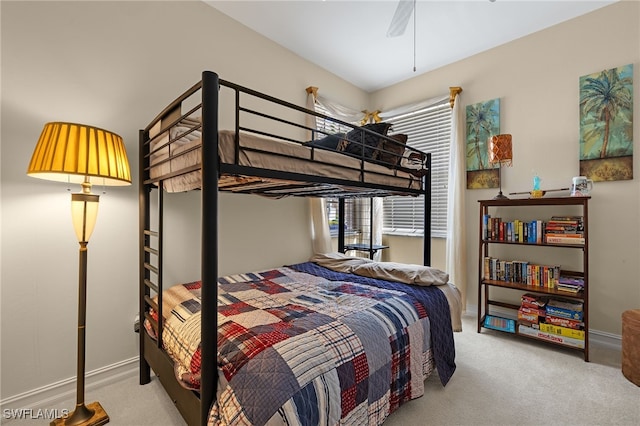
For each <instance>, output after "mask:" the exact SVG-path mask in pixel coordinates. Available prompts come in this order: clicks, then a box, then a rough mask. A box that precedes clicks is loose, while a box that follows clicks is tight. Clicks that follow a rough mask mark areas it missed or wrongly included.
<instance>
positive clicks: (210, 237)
mask: <svg viewBox="0 0 640 426" xmlns="http://www.w3.org/2000/svg"><path fill="white" fill-rule="evenodd" d="M222 87H226V88H230V89H231V90H233V91H234V92H235V132H236V144H238V139H237V135H238V134H239V132H240V131H249V132H253V133H256V134H262V135H268V134H267V133H264V132H262V131H259V130H256V129H251V128H247V127H243V126H241V123H240V114H241V113H249V114H254V115H259V116H261V117H267V118H269V119H273V120H276V121H279V122H282V123H286V124H288V125H293V126H295V127H298V128H300V129H302V130H308V131H309V132H311V134H313V133H314V132H316V131H315V129H312V128H309V127H306V126H304V125H300V124H297V123H294V122H289V121H287V120H283V119H280V118H276V117H272V116H270V115H269V114H265V113H262V112H259V111H255V110H252V109H249V108H246V107H244V106H242V105H241V99H240V97H241V96H240V95H241V94H242V95H243V96H245V95H247V96H250V97H255V98H258V99H261V100H264V101H267V102H268V103H272V104H274V105H279V106H284V107H286V108H289V109H291V110H294V111H298V112H301V113H303V114H311V115H313V116H316V117H322V118H325V119H327V120H333V121H336V122H340V121H338V120H334V119H332V118H330V117H326V116H323V115H322V114H319V113H316V112H315V111H311V110H308V109H305V108H301V107H299V106H297V105H294V104H291V103H288V102H285V101H283V100H280V99H277V98H274V97H271V96H268V95H265V94H263V93H260V92H256V91H254V90H251V89H248V88H245V87H242V86H239V85H236V84H234V83H231V82H228V81H225V80H221V79H219V78H218V75H217V74H215V73H213V72H210V71H205V72H203V73H202V79H201V81H199V82H198V83H196V84H195V85H194V86H192V87H191V88H190V89H189V90H187V91H186V92H184V93H183V94H182V95H181V96H180V97H178V98H177V99H176V100H175V101H173V102H172V103H171V104H170V105H169V106H168V107H166V108H165V109H164V110H163V111H162V112H161V113H160V114H159V115H158V116H157V117H156V118H155V119H154V120H153V121H152V122H151V124H150V125H149V126H148V127H147V128H145V129H144V130H140V132H139V137H140V154H139V170H140V177H139V179H140V181H139V203H140V216H139V222H140V241H139V244H140V251H139V253H140V289H139V298H140V313H141V321H145V320H146V321H148V322H149V323H150V324H151V325H152V326H153V328H154V331H155V333H156V336H157V338H156V339H154V338H152V337H150V336H149V334H148V333H147V332H145V331H144V327H141V331H140V337H139V339H140V361H139V362H140V384H146V383H149V382H150V380H151V369H153V371H154V372H155V373H156V375H157V376H158V378H159V380H160V382H161V383H162V385H163V386H164V388H165V390H166V391H167V393H168V394H169V396H170V397H171V399H172V400H173V402H174V404H176V406H177V408H178V410H179V411H180V413H181V414H182V416H183V417H184V418H185V420H186V422H187V423H188V424H190V425H196V424H202V425H206V424H207V419H208V414H209V410H210V407H211V405H212V403H213V401H214V398H215V395H216V383H217V362H216V360H217V341H216V340H217V338H216V336H217V331H216V330H217V279H218V228H217V222H218V192H219V190H223V189H221V188H219V185H218V179H219V178H220V177H221V176H222V175H223V174H226V175H240V176H257V177H262V178H266V179H276V180H279V179H281V180H283V182H284V183H283V184H282V185H278V186H277V190H278V193H282V192H283V191H284V192H285V193H286V191H287V188H289V186H288V185H289V184H288V183H286V182H292V181H294V182H298V183H306V187H305V188H304V189H305V190H306V189H307V188H308V191H305V190H302V191H301V190H300V187H299V185H294V186H291V187H290V188H291V189H292V195H294V196H307V197H308V196H323V197H334V198H344V197H355V196H361V197H372V196H387V195H397V194H404V195H414V196H417V195H424V201H425V205H424V207H425V223H424V264H425V265H429V264H430V258H431V234H430V229H431V177H430V174H431V154H430V153H420V152H419V151H417V150H414V151H416V152H418V153H420V154H422V155H423V159H424V163H423V167H424V170H426V171H427V173H426V174H425V175H424V176H421V177H420V180H421V188H420V189H415V188H406V189H399V188H398V187H387V186H384V185H376V184H371V183H367V182H365V181H364V179H361V181H357V182H354V181H346V180H341V179H335V178H327V177H320V176H312V175H305V174H300V173H288V172H282V171H275V170H266V169H257V168H251V167H247V166H242V165H239V164H225V163H221V162H220V161H219V155H218V131H219V128H218V126H219V122H218V117H219V108H220V107H219V90H220V89H221V88H222ZM198 91H201V103H200V104H199V105H198V106H197V107H195V108H194V109H192V110H190V111H189V113H192V112H193V111H194V110H197V109H198V108H199V109H201V123H202V124H201V132H202V137H201V139H202V144H201V149H202V152H201V154H202V164H201V167H200V168H201V173H202V181H201V182H202V184H201V199H202V207H201V208H202V218H203V219H202V240H201V257H202V260H201V268H202V271H201V280H202V293H201V297H202V300H201V322H202V324H201V339H202V342H201V355H202V358H201V359H202V367H201V388H200V392H199V393H196V392H194V391H190V390H186V389H185V388H183V387H182V386H181V385H180V384H179V383H178V381H177V379H176V378H175V375H174V371H173V362H172V361H171V359H170V358H169V356H168V355H167V354H166V352H164V350H163V349H162V344H161V342H162V332H163V321H162V320H161V319H162V291H163V272H162V271H163V255H162V253H163V221H164V214H163V200H164V196H165V195H164V193H165V191H164V190H162V189H161V188H162V184H163V181H164V180H165V179H168V178H171V177H175V176H177V175H180V174H185V173H189V172H192V171H195V170H198V167H189V168H186V169H184V170H180V171H177V172H172V173H170V174H167V175H165V176H162V177H159V178H153V179H152V178H150V154H151V152H150V138H149V130H150V129H151V128H152V127H153V125H154V124H156V123H158V122H161V123H162V127H163V129H162V131H164V130H166V129H168V128H169V127H172V126H173V125H175V124H176V123H178V122H179V121H180V120H181V119H182V118H184V117H185V115H187V114H189V113H187V114H182V112H181V108H182V104H183V102H185V100H186V99H188V98H190V97H192V96H194V94H196V93H197V92H198ZM165 123H166V124H165ZM340 123H341V124H343V125H347V126H349V124H348V123H342V122H340ZM269 136H275V135H269ZM281 139H286V138H281ZM288 140H290V141H292V140H291V139H288ZM238 149H239V148H238V145H236V160H237V158H238V155H237V154H238V152H237V151H238ZM407 149H411V148H407ZM312 150H313V149H312ZM312 157H313V154H312ZM312 160H313V158H312ZM364 163H365V160H364V156H363V157H362V158H361V166H360V167H361V170H362V171H364ZM294 189H295V191H293V190H294ZM154 190H155V191H156V192H157V196H158V199H157V200H158V201H157V205H158V207H157V229H156V230H152V229H151V193H152V191H154ZM271 190H273V188H272V189H271ZM248 192H252V193H263V192H261V191H260V190H249V191H248ZM264 192H265V193H266V194H267V195H268V194H269V189H266V190H264ZM155 218H156V217H155V216H154V219H155ZM154 278H155V279H154ZM152 291H153V293H154V294H155V295H157V302H156V301H154V299H153V295H152ZM150 309H153V310H154V311H155V312H156V313H157V316H158V319H159V320H158V321H155V320H154V318H153V317H152V316H151V314H150V312H149V310H150Z"/></svg>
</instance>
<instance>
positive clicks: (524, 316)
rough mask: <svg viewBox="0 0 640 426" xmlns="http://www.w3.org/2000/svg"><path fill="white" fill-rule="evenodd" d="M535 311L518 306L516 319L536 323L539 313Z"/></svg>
mask: <svg viewBox="0 0 640 426" xmlns="http://www.w3.org/2000/svg"><path fill="white" fill-rule="evenodd" d="M535 311H537V310H528V309H527V308H523V307H520V309H518V321H526V322H530V323H533V324H538V323H539V322H540V315H539V314H538V312H535Z"/></svg>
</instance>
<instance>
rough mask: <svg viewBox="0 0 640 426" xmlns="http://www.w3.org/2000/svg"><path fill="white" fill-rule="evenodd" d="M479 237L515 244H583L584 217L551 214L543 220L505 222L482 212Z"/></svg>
mask: <svg viewBox="0 0 640 426" xmlns="http://www.w3.org/2000/svg"><path fill="white" fill-rule="evenodd" d="M482 237H483V239H484V240H488V241H508V242H517V243H533V244H542V243H547V244H584V243H585V239H584V219H583V217H582V216H552V217H551V219H549V220H546V221H543V220H532V221H523V220H519V219H515V220H513V221H506V220H502V218H500V217H491V215H490V214H485V215H483V218H482Z"/></svg>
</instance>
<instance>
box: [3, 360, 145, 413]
mask: <svg viewBox="0 0 640 426" xmlns="http://www.w3.org/2000/svg"><path fill="white" fill-rule="evenodd" d="M138 360H139V357H137V356H136V357H133V358H130V359H127V360H124V361H120V362H117V363H115V364H111V365H108V366H106V367H102V368H98V369H97V370H93V371H89V372H87V373H86V374H85V391H90V390H91V389H96V388H99V387H101V386H106V385H108V384H111V383H114V382H117V381H118V380H121V379H123V378H125V377H131V375H132V374H133V375H136V374H138ZM75 393H76V377H75V376H74V377H70V378H68V379H65V380H60V381H59V382H55V383H51V384H49V385H46V386H42V387H40V388H36V389H32V390H30V391H27V392H23V393H20V394H18V395H14V396H10V397H8V398H5V399H3V400H1V401H0V406H1V407H2V408H3V409H35V408H43V407H44V408H49V407H52V406H53V405H55V404H56V403H59V402H60V401H63V400H66V399H69V398H72V399H73V398H75Z"/></svg>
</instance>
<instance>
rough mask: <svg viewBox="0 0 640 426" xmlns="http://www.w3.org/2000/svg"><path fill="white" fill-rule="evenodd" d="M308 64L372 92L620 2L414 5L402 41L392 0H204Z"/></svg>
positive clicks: (423, 0)
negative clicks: (392, 33) (393, 29)
mask: <svg viewBox="0 0 640 426" xmlns="http://www.w3.org/2000/svg"><path fill="white" fill-rule="evenodd" d="M204 1H205V2H206V3H208V4H210V5H211V6H213V7H215V8H216V9H218V10H219V11H220V12H222V13H224V14H226V15H228V16H230V17H231V18H233V19H235V20H236V21H238V22H240V23H242V24H244V25H245V26H247V27H249V28H251V29H253V30H254V31H256V32H258V33H260V34H262V35H264V36H265V37H267V38H269V39H271V40H273V41H275V42H276V43H278V44H280V45H282V46H284V47H285V48H287V49H289V50H291V51H293V52H294V53H296V54H297V55H298V56H301V57H303V58H305V59H307V60H308V61H310V62H312V63H314V64H317V65H319V66H321V67H323V68H324V69H326V70H328V71H330V72H332V73H333V74H336V75H338V76H339V77H341V78H343V79H345V80H347V81H349V82H351V83H352V84H354V85H356V86H357V87H360V88H361V89H363V90H365V91H367V92H371V91H375V90H378V89H381V88H384V87H387V86H390V85H392V84H395V83H398V82H400V81H403V80H406V79H409V78H411V77H414V76H415V75H418V74H422V73H425V72H427V71H431V70H433V69H436V68H439V67H442V66H444V65H447V64H450V63H453V62H455V61H458V60H460V59H463V58H466V57H469V56H472V55H474V54H476V53H479V52H482V51H485V50H488V49H491V48H493V47H496V46H499V45H501V44H504V43H507V42H509V41H511V40H514V39H517V38H520V37H523V36H525V35H527V34H531V33H533V32H536V31H539V30H542V29H544V28H547V27H550V26H552V25H555V24H558V23H560V22H563V21H566V20H569V19H571V18H574V17H576V16H580V15H583V14H585V13H588V12H591V11H593V10H595V9H598V8H600V7H603V6H606V5H608V4H611V3H614V2H615V1H617V0H608V1H601V0H581V1H577V0H553V1H551V0H536V1H531V0H494V1H491V0H466V1H462V0H447V1H442V0H440V1H437V0H417V4H416V8H415V10H416V14H415V20H416V25H415V29H416V30H415V66H416V71H415V72H414V70H413V67H414V24H413V22H414V16H413V15H412V16H411V18H410V19H409V24H408V26H407V29H406V31H405V33H404V35H402V36H400V37H395V38H389V37H387V36H386V34H387V30H388V28H389V24H390V22H391V18H392V17H393V14H394V12H395V9H396V6H397V4H398V1H397V0H384V1H383V0H353V1H344V0H295V1H294V0H289V1H273V0H253V1H248V0H235V1H218V0H204Z"/></svg>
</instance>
